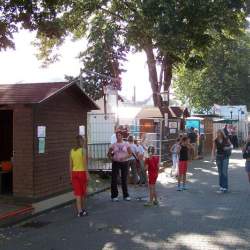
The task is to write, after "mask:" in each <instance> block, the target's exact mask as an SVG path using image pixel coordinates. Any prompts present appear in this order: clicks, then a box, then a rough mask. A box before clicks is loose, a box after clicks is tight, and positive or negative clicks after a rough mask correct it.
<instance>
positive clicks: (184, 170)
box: [179, 161, 188, 175]
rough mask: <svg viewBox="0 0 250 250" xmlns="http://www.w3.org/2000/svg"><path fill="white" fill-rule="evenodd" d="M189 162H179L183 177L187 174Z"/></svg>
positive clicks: (180, 172)
mask: <svg viewBox="0 0 250 250" xmlns="http://www.w3.org/2000/svg"><path fill="white" fill-rule="evenodd" d="M187 168H188V162H187V161H179V174H180V175H183V174H186V173H187Z"/></svg>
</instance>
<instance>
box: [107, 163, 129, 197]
mask: <svg viewBox="0 0 250 250" xmlns="http://www.w3.org/2000/svg"><path fill="white" fill-rule="evenodd" d="M119 171H121V184H122V192H123V198H126V197H128V196H129V194H128V183H127V179H128V162H127V161H126V162H117V161H114V162H113V163H112V175H111V198H112V199H113V198H116V197H117V196H118V187H117V179H118V175H119Z"/></svg>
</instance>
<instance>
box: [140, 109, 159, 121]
mask: <svg viewBox="0 0 250 250" xmlns="http://www.w3.org/2000/svg"><path fill="white" fill-rule="evenodd" d="M136 118H138V119H147V118H148V119H149V118H163V116H162V113H161V111H160V109H159V108H158V107H144V108H143V109H142V110H141V111H140V112H139V113H138V114H137V116H136Z"/></svg>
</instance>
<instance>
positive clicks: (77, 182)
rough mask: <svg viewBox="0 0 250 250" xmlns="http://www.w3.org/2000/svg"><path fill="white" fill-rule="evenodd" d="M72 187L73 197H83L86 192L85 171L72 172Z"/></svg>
mask: <svg viewBox="0 0 250 250" xmlns="http://www.w3.org/2000/svg"><path fill="white" fill-rule="evenodd" d="M72 186H73V190H74V194H75V196H85V195H86V191H87V173H86V171H72Z"/></svg>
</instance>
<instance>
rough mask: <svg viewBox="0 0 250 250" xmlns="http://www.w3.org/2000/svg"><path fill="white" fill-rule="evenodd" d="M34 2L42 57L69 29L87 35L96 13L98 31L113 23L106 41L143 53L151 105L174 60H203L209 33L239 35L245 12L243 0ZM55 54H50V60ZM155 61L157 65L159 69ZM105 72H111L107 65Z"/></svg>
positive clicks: (165, 84) (105, 45)
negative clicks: (111, 33) (101, 19)
mask: <svg viewBox="0 0 250 250" xmlns="http://www.w3.org/2000/svg"><path fill="white" fill-rule="evenodd" d="M8 2H12V3H13V2H16V1H14V0H13V1H11V0H9V1H8ZM19 2H20V1H19ZM21 2H25V1H21ZM29 2H30V1H29ZM31 2H32V1H31ZM39 2H41V3H40V5H39V6H42V8H40V9H39V8H38V7H37V6H34V10H35V13H34V14H32V15H31V17H32V18H30V20H31V24H29V23H28V24H29V25H28V26H29V28H31V29H37V30H38V33H37V34H38V35H37V37H38V39H39V47H40V51H41V52H42V53H41V54H40V56H41V57H42V58H47V59H48V58H49V57H48V55H49V54H51V52H52V51H53V48H55V47H57V46H60V44H61V43H62V42H63V40H64V39H65V37H66V36H67V35H68V34H69V33H71V34H73V35H74V37H75V38H82V37H86V35H88V34H90V33H91V30H93V29H95V27H96V28H97V25H96V24H97V23H96V22H95V21H96V17H102V18H103V25H102V32H103V33H106V29H109V28H108V26H109V24H110V23H112V24H113V25H114V26H115V27H116V28H117V30H116V32H115V33H113V38H112V39H114V40H115V43H111V44H115V46H118V47H119V48H123V49H124V50H123V53H125V54H126V53H127V52H128V51H129V50H128V48H129V49H130V50H133V51H144V52H145V53H146V56H147V63H148V71H149V80H150V83H151V87H152V92H153V98H154V103H155V105H160V99H159V92H160V91H161V89H162V88H163V89H164V90H168V89H169V86H170V84H171V80H172V71H173V68H175V67H176V66H177V65H178V64H179V63H187V64H188V65H189V66H196V65H197V64H202V56H203V52H204V51H205V50H206V49H207V48H208V47H209V46H210V45H211V44H212V41H213V36H212V35H211V33H218V34H220V35H221V36H225V37H230V36H232V35H235V34H239V33H240V29H243V28H244V27H243V26H244V24H245V17H246V12H247V11H246V1H243V0H234V1H232V0H216V1H214V0H199V1H197V0H186V1H180V0H168V1H166V0H157V1H156V0H154V1H152V0H143V1H142V0H130V1H129V0H56V1H52V0H50V1H49V0H47V1H39ZM37 9H38V10H37ZM109 41H110V40H105V39H102V40H99V42H98V43H97V44H96V45H94V44H93V43H92V44H91V43H90V44H89V46H90V47H91V46H100V45H101V44H102V46H101V47H102V48H103V49H106V48H109V50H110V49H111V47H110V44H109V43H107V42H109ZM118 44H119V45H118ZM89 52H90V50H89ZM96 52H97V51H96ZM99 52H100V51H99ZM100 53H101V52H100ZM111 54H112V55H113V53H111ZM56 58H57V57H56V56H55V57H54V58H52V59H56ZM123 58H124V55H123V56H122V57H121V58H120V57H118V58H117V57H116V60H114V59H111V61H115V64H117V65H118V64H120V63H121V61H122V60H123ZM52 61H53V60H52ZM97 63H98V62H97ZM102 63H103V61H100V62H99V64H100V66H102V65H103V64H102ZM110 65H111V64H110ZM157 65H158V66H159V68H160V70H159V72H157ZM99 68H101V67H99ZM108 72H112V69H111V68H110V69H109V70H108Z"/></svg>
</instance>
